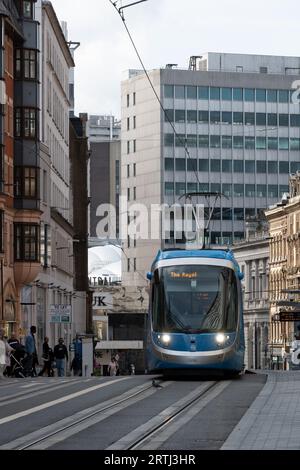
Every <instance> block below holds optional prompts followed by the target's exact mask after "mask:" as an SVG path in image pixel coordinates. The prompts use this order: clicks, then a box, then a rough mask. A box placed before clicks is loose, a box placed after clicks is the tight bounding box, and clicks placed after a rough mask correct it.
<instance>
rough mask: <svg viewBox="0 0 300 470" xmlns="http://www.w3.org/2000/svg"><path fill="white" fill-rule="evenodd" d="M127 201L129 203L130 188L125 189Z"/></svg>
mask: <svg viewBox="0 0 300 470" xmlns="http://www.w3.org/2000/svg"><path fill="white" fill-rule="evenodd" d="M127 201H130V188H127Z"/></svg>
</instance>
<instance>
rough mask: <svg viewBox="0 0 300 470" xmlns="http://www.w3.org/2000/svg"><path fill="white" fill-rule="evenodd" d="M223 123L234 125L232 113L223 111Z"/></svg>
mask: <svg viewBox="0 0 300 470" xmlns="http://www.w3.org/2000/svg"><path fill="white" fill-rule="evenodd" d="M222 123H223V124H232V112H231V111H223V112H222Z"/></svg>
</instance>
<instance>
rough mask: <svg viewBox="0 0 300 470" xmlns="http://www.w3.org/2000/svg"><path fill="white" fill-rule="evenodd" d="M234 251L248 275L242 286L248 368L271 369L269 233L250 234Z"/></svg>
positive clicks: (235, 246)
mask: <svg viewBox="0 0 300 470" xmlns="http://www.w3.org/2000/svg"><path fill="white" fill-rule="evenodd" d="M233 252H234V256H235V258H236V260H237V262H238V263H239V265H240V268H241V271H242V272H243V273H244V276H245V277H244V280H243V282H242V285H243V300H244V302H243V305H244V325H245V345H246V351H245V365H246V369H267V368H269V366H270V348H269V347H268V344H269V332H270V324H269V298H270V295H269V292H268V282H269V281H268V279H269V239H268V233H267V232H257V233H256V234H255V236H249V237H248V236H247V238H246V239H245V240H244V241H242V242H239V243H236V244H235V245H234V246H233Z"/></svg>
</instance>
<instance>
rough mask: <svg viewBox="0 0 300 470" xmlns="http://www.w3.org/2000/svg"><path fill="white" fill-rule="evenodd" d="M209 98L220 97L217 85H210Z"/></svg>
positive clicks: (216, 98) (215, 98)
mask: <svg viewBox="0 0 300 470" xmlns="http://www.w3.org/2000/svg"><path fill="white" fill-rule="evenodd" d="M210 99H211V100H219V99H220V88H219V87H210Z"/></svg>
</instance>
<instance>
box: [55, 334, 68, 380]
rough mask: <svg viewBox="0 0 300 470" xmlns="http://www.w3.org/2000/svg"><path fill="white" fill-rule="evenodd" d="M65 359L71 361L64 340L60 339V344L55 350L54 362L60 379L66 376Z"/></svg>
mask: <svg viewBox="0 0 300 470" xmlns="http://www.w3.org/2000/svg"><path fill="white" fill-rule="evenodd" d="M65 359H67V360H68V359H69V355H68V350H67V348H66V346H65V345H64V340H63V338H59V340H58V344H57V345H56V346H55V348H54V360H55V362H56V368H57V374H58V377H64V376H65Z"/></svg>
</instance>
